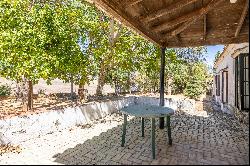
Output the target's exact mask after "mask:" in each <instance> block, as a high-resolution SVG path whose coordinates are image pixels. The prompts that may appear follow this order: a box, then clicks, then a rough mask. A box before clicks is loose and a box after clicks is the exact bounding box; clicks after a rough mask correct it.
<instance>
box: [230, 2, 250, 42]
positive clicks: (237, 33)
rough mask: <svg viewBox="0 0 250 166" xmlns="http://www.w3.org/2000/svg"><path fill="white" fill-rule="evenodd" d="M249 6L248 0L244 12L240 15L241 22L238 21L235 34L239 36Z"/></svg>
mask: <svg viewBox="0 0 250 166" xmlns="http://www.w3.org/2000/svg"><path fill="white" fill-rule="evenodd" d="M248 7H249V0H246V3H245V6H244V9H243V11H242V14H241V16H240V21H239V23H238V26H237V29H236V32H235V34H234V36H235V37H237V36H238V35H239V33H240V30H241V27H242V25H243V22H244V20H245V18H246V15H247V11H248Z"/></svg>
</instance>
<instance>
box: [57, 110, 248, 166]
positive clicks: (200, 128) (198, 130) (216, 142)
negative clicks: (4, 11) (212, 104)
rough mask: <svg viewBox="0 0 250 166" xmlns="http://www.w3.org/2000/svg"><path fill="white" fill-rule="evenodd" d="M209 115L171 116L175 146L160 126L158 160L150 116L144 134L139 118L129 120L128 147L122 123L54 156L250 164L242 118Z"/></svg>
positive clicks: (82, 160) (67, 160)
mask: <svg viewBox="0 0 250 166" xmlns="http://www.w3.org/2000/svg"><path fill="white" fill-rule="evenodd" d="M207 115H208V116H206V117H203V116H196V115H190V114H187V113H183V112H176V113H175V115H173V116H172V118H171V127H172V139H173V145H172V146H169V145H168V140H167V139H168V138H167V130H166V128H165V129H163V130H160V129H159V127H157V128H156V160H153V159H152V154H151V139H150V132H151V125H150V120H149V119H145V137H144V138H143V137H141V124H140V119H139V118H132V119H131V120H130V121H129V122H128V125H127V134H126V143H125V147H121V134H122V125H119V126H117V127H114V128H112V129H109V130H107V131H106V132H102V133H101V134H100V135H98V136H94V137H93V138H92V139H88V140H87V141H85V142H83V143H82V144H78V145H76V146H75V147H74V148H69V149H67V150H65V151H64V152H62V153H58V154H56V155H54V156H53V158H55V160H54V161H55V162H57V163H61V164H98V165H99V164H103V165H108V164H138V165H140V164H171V165H173V164H189V165H191V164H192V165H193V164H195V165H201V164H208V165H211V164H223V165H224V164H249V136H248V133H246V132H245V131H244V130H243V129H242V127H240V124H239V122H238V121H237V120H235V118H234V117H232V116H229V115H226V114H223V113H220V112H213V111H212V112H207ZM156 125H157V126H158V125H159V121H158V120H157V121H156ZM83 137H84V136H83Z"/></svg>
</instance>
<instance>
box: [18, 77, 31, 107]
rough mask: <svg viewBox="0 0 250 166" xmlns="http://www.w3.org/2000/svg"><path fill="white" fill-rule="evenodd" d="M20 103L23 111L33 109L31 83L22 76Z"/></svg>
mask: <svg viewBox="0 0 250 166" xmlns="http://www.w3.org/2000/svg"><path fill="white" fill-rule="evenodd" d="M21 91H22V92H21V93H22V104H23V111H28V110H32V109H33V84H32V81H27V79H26V78H25V77H24V78H23V82H22V90H21Z"/></svg>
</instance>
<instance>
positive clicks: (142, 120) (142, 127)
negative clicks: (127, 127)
mask: <svg viewBox="0 0 250 166" xmlns="http://www.w3.org/2000/svg"><path fill="white" fill-rule="evenodd" d="M141 136H142V137H144V118H143V117H142V118H141Z"/></svg>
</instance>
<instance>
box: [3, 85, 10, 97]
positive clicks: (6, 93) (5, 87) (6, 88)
mask: <svg viewBox="0 0 250 166" xmlns="http://www.w3.org/2000/svg"><path fill="white" fill-rule="evenodd" d="M10 93H11V87H10V86H8V85H0V96H9V95H10Z"/></svg>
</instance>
